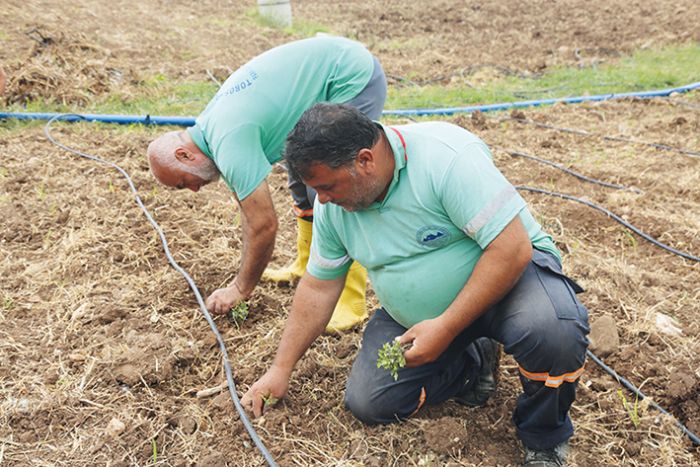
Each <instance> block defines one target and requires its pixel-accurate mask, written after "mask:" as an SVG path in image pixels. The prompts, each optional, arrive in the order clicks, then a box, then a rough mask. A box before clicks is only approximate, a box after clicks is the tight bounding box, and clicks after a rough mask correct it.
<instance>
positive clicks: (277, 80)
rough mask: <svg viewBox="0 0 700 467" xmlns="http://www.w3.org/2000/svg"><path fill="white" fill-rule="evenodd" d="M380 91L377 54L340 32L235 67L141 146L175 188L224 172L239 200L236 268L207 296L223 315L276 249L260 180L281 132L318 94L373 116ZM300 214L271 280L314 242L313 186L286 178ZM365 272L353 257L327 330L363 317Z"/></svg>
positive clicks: (286, 274) (283, 277)
mask: <svg viewBox="0 0 700 467" xmlns="http://www.w3.org/2000/svg"><path fill="white" fill-rule="evenodd" d="M385 99H386V78H385V76H384V72H383V70H382V67H381V65H380V64H379V61H378V60H377V59H376V58H375V57H373V56H372V54H371V53H370V52H369V51H368V50H367V49H365V47H364V46H362V44H359V43H357V42H354V41H351V40H348V39H344V38H341V37H330V36H324V37H315V38H311V39H305V40H301V41H297V42H291V43H289V44H285V45H282V46H280V47H276V48H274V49H272V50H269V51H267V52H265V53H263V54H262V55H259V56H258V57H255V58H254V59H252V60H251V61H250V62H248V63H246V64H245V65H243V66H242V67H241V68H239V69H238V70H236V72H234V73H233V74H232V75H231V76H230V77H229V78H228V79H227V80H226V82H225V83H224V84H223V85H222V86H221V89H219V91H218V92H217V93H216V95H215V96H214V98H213V99H212V100H211V102H209V104H208V106H207V108H206V109H205V110H204V112H203V113H202V114H201V115H199V117H198V118H197V121H196V124H195V125H194V126H193V127H191V128H188V129H187V130H186V131H173V132H170V133H166V134H164V135H162V136H161V137H159V138H158V139H156V140H155V141H153V142H152V143H151V144H150V145H149V147H148V158H149V162H150V165H151V170H152V172H153V174H154V175H155V177H156V178H157V179H158V180H159V181H160V182H161V183H163V184H165V185H167V186H170V187H174V188H188V189H190V190H192V191H198V190H199V189H200V188H201V187H202V186H204V185H206V184H208V183H210V182H212V181H214V180H216V179H217V178H218V177H219V176H221V177H222V178H223V179H224V181H225V182H226V184H227V185H228V187H229V188H230V189H231V190H232V191H233V192H234V194H235V195H236V199H237V200H238V203H239V204H240V209H241V214H242V216H241V218H242V220H243V222H242V228H243V252H242V255H241V263H240V268H239V271H238V274H237V276H236V277H235V278H234V280H233V281H232V282H231V283H230V284H229V285H228V286H227V287H225V288H222V289H219V290H216V291H215V292H214V293H212V294H211V296H209V297H208V298H207V301H206V305H207V308H209V310H210V311H212V312H214V313H226V312H227V311H228V310H230V309H231V307H234V306H236V305H237V304H238V303H239V302H240V301H241V300H245V299H246V298H247V297H249V296H250V295H251V293H252V292H253V289H254V288H255V286H256V285H257V283H258V281H259V280H260V278H261V275H262V274H263V272H264V270H265V268H266V266H267V264H268V263H269V261H270V258H271V256H272V251H273V249H274V243H275V236H276V234H277V217H276V215H275V210H274V207H273V204H272V198H271V197H270V192H269V190H268V186H267V183H266V182H265V179H266V178H267V175H268V174H269V173H270V170H271V168H272V164H274V163H275V162H277V161H279V160H280V159H281V157H282V155H281V153H282V148H283V145H284V139H285V138H286V136H287V133H289V131H290V130H291V129H292V128H293V127H294V124H295V123H296V122H297V120H298V119H299V117H300V116H301V114H302V113H303V112H304V111H305V110H307V109H308V108H309V107H311V106H312V105H314V104H315V103H317V102H336V103H347V104H348V105H351V106H353V107H355V108H357V109H359V110H360V111H361V112H363V113H365V114H366V115H367V116H369V117H370V118H373V119H377V118H379V116H380V115H381V112H382V108H383V107H384V101H385ZM290 189H291V191H292V197H293V199H294V204H295V211H296V213H297V216H298V217H297V219H298V220H297V226H298V230H297V258H296V260H295V262H294V263H293V264H292V265H291V266H289V267H288V268H286V270H283V271H267V274H266V275H267V277H268V278H269V279H270V280H274V281H291V280H293V279H294V278H298V277H301V275H302V274H303V272H304V269H305V268H306V262H307V261H308V257H309V248H310V244H311V233H312V231H311V225H312V219H313V210H312V207H313V200H314V197H315V195H316V194H315V192H314V191H313V189H310V188H309V187H307V186H305V185H304V184H303V183H302V182H301V181H299V180H298V179H295V178H293V177H290ZM366 281H367V273H366V271H365V270H364V269H363V268H361V267H360V266H359V265H354V266H353V267H352V268H351V271H350V273H349V274H348V276H347V280H346V282H345V287H344V293H343V296H342V297H341V299H340V301H339V302H338V305H337V307H336V311H335V313H334V315H333V318H332V320H331V321H330V323H329V325H328V331H337V330H342V329H347V328H349V327H352V326H354V325H355V324H357V323H359V322H361V321H362V320H364V319H365V318H366V316H367V310H366V304H365V288H366Z"/></svg>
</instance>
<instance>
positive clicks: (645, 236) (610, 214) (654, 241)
mask: <svg viewBox="0 0 700 467" xmlns="http://www.w3.org/2000/svg"><path fill="white" fill-rule="evenodd" d="M515 188H517V189H518V190H523V191H530V192H532V193H542V194H545V195H549V196H556V197H558V198H563V199H568V200H570V201H576V202H577V203H581V204H585V205H586V206H588V207H591V208H593V209H596V210H598V211H600V212H602V213H605V214H606V215H607V216H608V217H610V218H612V219H613V220H615V221H617V222H619V223H620V224H622V225H624V226H625V227H627V228H628V229H630V230H631V231H632V232H634V233H636V234H637V235H639V236H640V237H642V238H643V239H644V240H646V241H648V242H650V243H652V244H654V245H656V246H658V247H659V248H663V249H664V250H666V251H669V252H671V253H673V254H674V255H678V256H680V257H682V258H685V259H689V260H691V261H698V262H700V257H698V256H694V255H691V254H690V253H686V252H684V251H680V250H676V249H675V248H673V247H671V246H668V245H666V244H665V243H661V242H660V241H658V240H657V239H655V238H654V237H652V236H651V235H649V234H647V233H644V232H643V231H641V230H640V229H639V228H637V227H635V226H634V225H632V224H630V223H629V222H627V221H625V220H624V219H623V218H621V217H620V216H618V215H617V214H615V213H614V212H612V211H610V210H608V209H605V208H604V207H602V206H599V205H597V204H595V203H591V202H590V201H586V200H585V199H581V198H577V197H575V196H571V195H566V194H564V193H557V192H555V191H547V190H543V189H542V188H533V187H529V186H516V187H515Z"/></svg>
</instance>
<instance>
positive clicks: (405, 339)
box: [396, 329, 415, 345]
mask: <svg viewBox="0 0 700 467" xmlns="http://www.w3.org/2000/svg"><path fill="white" fill-rule="evenodd" d="M413 339H415V336H414V335H413V333H412V332H411V330H410V329H409V330H408V331H406V332H404V333H403V334H401V335H400V336H398V337H397V338H396V340H398V341H399V344H401V345H404V344H408V343H409V342H413Z"/></svg>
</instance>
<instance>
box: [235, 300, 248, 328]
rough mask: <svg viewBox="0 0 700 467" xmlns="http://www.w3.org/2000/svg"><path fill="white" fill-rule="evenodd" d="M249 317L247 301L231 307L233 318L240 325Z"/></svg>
mask: <svg viewBox="0 0 700 467" xmlns="http://www.w3.org/2000/svg"><path fill="white" fill-rule="evenodd" d="M247 317H248V304H247V303H246V302H240V303H239V304H238V305H236V306H234V307H233V308H231V319H232V320H233V322H234V323H235V324H236V326H238V325H239V324H241V323H243V321H245V319H246V318H247Z"/></svg>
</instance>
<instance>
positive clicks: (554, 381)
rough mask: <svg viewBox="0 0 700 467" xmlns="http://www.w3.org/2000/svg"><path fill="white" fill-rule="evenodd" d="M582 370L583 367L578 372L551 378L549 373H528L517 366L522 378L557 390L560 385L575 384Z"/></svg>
mask: <svg viewBox="0 0 700 467" xmlns="http://www.w3.org/2000/svg"><path fill="white" fill-rule="evenodd" d="M583 368H584V367H581V368H579V369H578V370H576V371H573V372H571V373H564V374H563V375H559V376H552V375H550V374H549V373H530V372H529V371H527V370H526V369H524V368H523V367H521V366H520V365H518V369H519V370H520V373H522V375H523V376H524V377H526V378H527V379H530V380H532V381H544V385H545V386H547V387H548V388H558V387H559V386H561V385H562V383H565V382H566V383H573V382H575V381H576V380H577V379H578V378H579V376H581V375H582V374H583Z"/></svg>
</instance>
